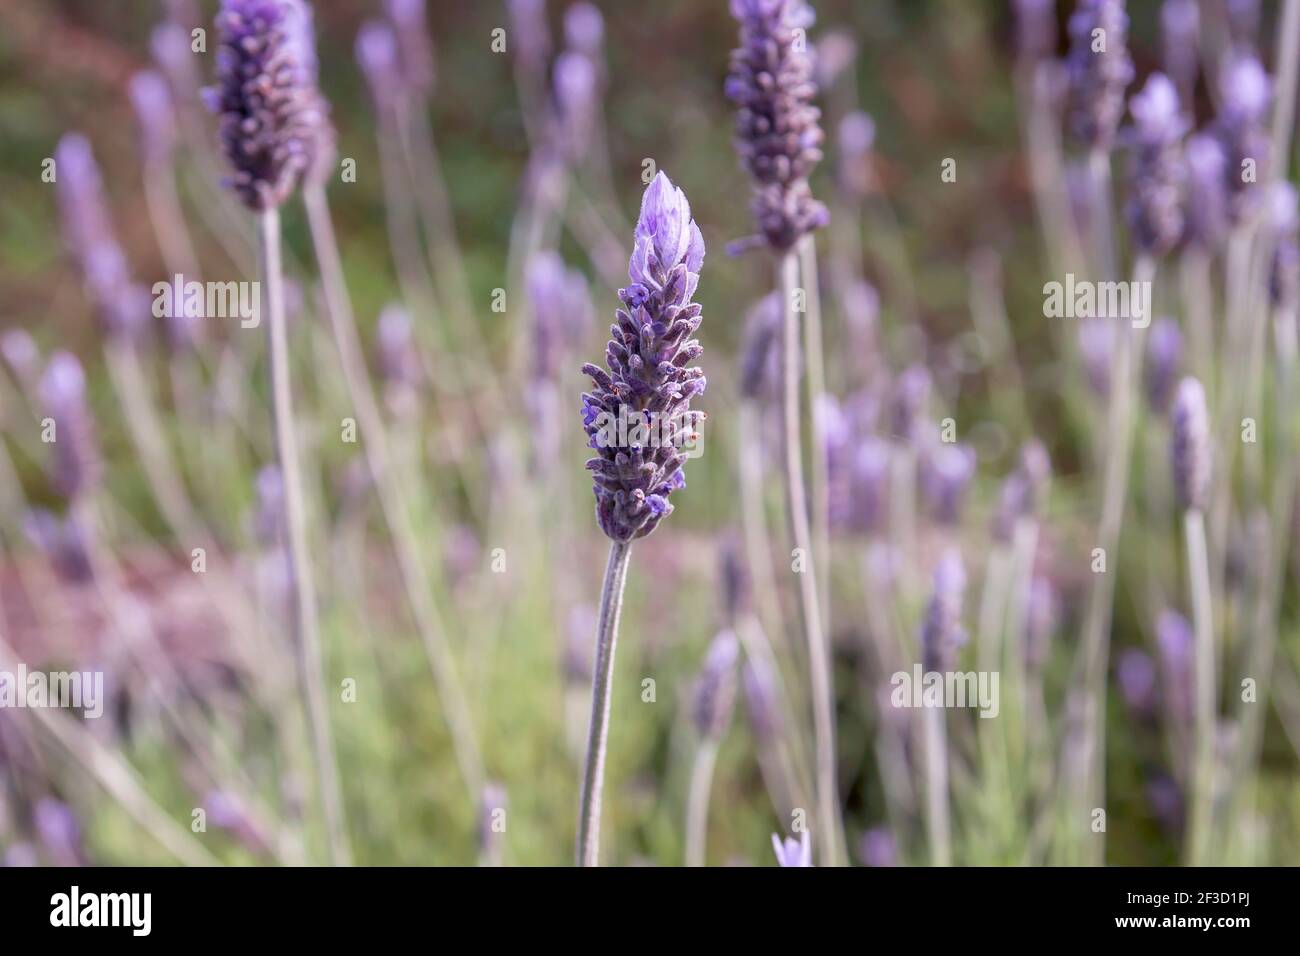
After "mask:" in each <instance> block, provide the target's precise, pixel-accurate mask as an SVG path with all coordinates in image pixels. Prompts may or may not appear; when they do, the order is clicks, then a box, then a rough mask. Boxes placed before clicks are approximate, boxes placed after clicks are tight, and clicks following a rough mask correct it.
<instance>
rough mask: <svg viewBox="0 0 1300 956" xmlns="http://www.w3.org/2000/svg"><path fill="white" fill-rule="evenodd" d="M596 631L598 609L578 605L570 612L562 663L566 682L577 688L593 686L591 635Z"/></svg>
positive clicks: (588, 605)
mask: <svg viewBox="0 0 1300 956" xmlns="http://www.w3.org/2000/svg"><path fill="white" fill-rule="evenodd" d="M595 630H596V609H595V608H593V607H592V606H591V605H590V604H577V605H574V607H573V608H571V609H570V610H569V619H568V626H567V628H566V629H565V640H564V654H563V659H562V662H561V663H562V669H563V671H564V678H565V680H566V681H568V682H569V683H571V684H574V685H575V686H580V687H587V686H590V684H591V668H592V660H591V654H592V646H591V635H592V633H593V632H594V631H595Z"/></svg>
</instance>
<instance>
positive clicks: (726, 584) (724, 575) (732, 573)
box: [718, 531, 750, 627]
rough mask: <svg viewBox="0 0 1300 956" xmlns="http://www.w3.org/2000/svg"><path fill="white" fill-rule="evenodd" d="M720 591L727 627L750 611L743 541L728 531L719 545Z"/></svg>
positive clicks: (747, 574)
mask: <svg viewBox="0 0 1300 956" xmlns="http://www.w3.org/2000/svg"><path fill="white" fill-rule="evenodd" d="M718 591H719V593H720V594H721V595H722V601H721V603H722V620H723V624H724V625H725V626H727V627H734V626H735V623H736V621H737V620H738V619H739V618H741V617H742V616H743V615H745V614H748V613H749V601H750V581H749V573H748V571H747V569H746V568H745V562H744V558H743V557H742V554H741V543H740V539H739V537H738V536H737V535H736V534H735V532H734V531H728V532H726V533H725V534H724V535H723V536H722V539H721V541H720V543H719V545H718Z"/></svg>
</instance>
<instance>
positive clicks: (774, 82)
mask: <svg viewBox="0 0 1300 956" xmlns="http://www.w3.org/2000/svg"><path fill="white" fill-rule="evenodd" d="M731 15H732V16H733V17H735V18H736V19H737V20H739V21H740V46H739V48H737V49H736V50H734V51H733V52H732V54H731V66H730V70H729V72H728V74H727V82H726V93H727V97H728V98H729V99H730V100H731V101H732V102H734V103H735V104H736V107H737V111H736V136H735V144H736V152H737V153H738V154H739V155H740V161H741V165H743V166H744V167H745V169H746V171H747V172H748V173H749V175H750V178H751V180H752V181H753V186H754V198H753V202H752V204H751V208H752V211H753V214H754V220H755V222H756V223H757V225H758V229H759V232H760V234H761V239H762V240H763V241H766V243H767V244H768V245H769V246H771V247H772V248H773V249H776V250H780V251H783V250H786V249H789V248H790V247H791V246H793V245H794V244H795V243H796V242H797V241H798V240H799V238H800V237H801V236H804V235H806V234H807V233H809V232H812V231H813V230H814V229H817V228H820V227H821V226H824V225H825V224H826V222H827V221H828V220H829V218H830V216H829V213H828V212H827V211H826V207H825V206H823V205H822V204H821V203H819V202H818V201H817V200H815V199H814V198H813V195H812V190H811V189H810V188H809V186H808V176H809V175H810V174H811V173H812V170H813V167H815V166H816V165H817V164H818V163H819V162H821V158H822V150H821V143H822V139H823V136H822V129H821V125H820V122H819V120H820V118H821V111H820V110H818V109H817V107H815V106H813V105H812V100H813V97H814V96H816V94H817V86H816V84H815V83H814V82H813V79H812V62H811V59H810V57H809V55H808V52H807V38H806V35H805V32H804V31H805V30H806V28H807V27H808V26H810V25H811V23H812V19H813V15H812V9H811V8H810V7H809V6H808V4H807V3H806V2H805V0H731Z"/></svg>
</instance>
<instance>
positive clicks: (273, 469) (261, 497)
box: [253, 465, 284, 547]
mask: <svg viewBox="0 0 1300 956" xmlns="http://www.w3.org/2000/svg"><path fill="white" fill-rule="evenodd" d="M254 487H255V491H256V493H257V509H256V512H255V517H254V519H253V533H254V534H255V535H256V537H257V540H258V542H259V543H260V544H261V545H262V546H263V547H272V546H275V545H277V544H278V543H279V542H280V539H281V537H282V536H283V534H284V478H283V476H281V474H280V469H279V468H278V467H277V466H275V465H266V466H265V467H263V468H262V470H261V471H259V472H258V473H257V478H256V480H255V484H254Z"/></svg>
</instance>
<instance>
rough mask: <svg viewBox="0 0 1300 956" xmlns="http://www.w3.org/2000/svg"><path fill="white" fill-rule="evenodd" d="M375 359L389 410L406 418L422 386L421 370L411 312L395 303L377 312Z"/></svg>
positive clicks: (415, 403)
mask: <svg viewBox="0 0 1300 956" xmlns="http://www.w3.org/2000/svg"><path fill="white" fill-rule="evenodd" d="M375 359H376V364H377V365H378V367H379V377H380V379H381V381H382V382H383V384H384V399H385V401H386V402H387V404H388V407H389V409H390V410H391V411H392V412H393V413H394V414H396V415H402V416H405V415H409V414H410V413H411V412H413V411H414V409H415V406H416V405H417V403H418V395H419V392H420V389H421V388H423V386H424V368H423V366H422V365H421V364H420V356H419V353H418V351H417V350H416V346H415V335H414V332H413V331H412V329H411V316H410V313H409V312H407V311H406V309H405V308H403V307H402V306H401V305H398V304H397V303H395V302H394V303H389V304H388V305H386V306H384V310H383V311H382V312H380V313H379V321H378V323H377V324H376V327H375Z"/></svg>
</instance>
